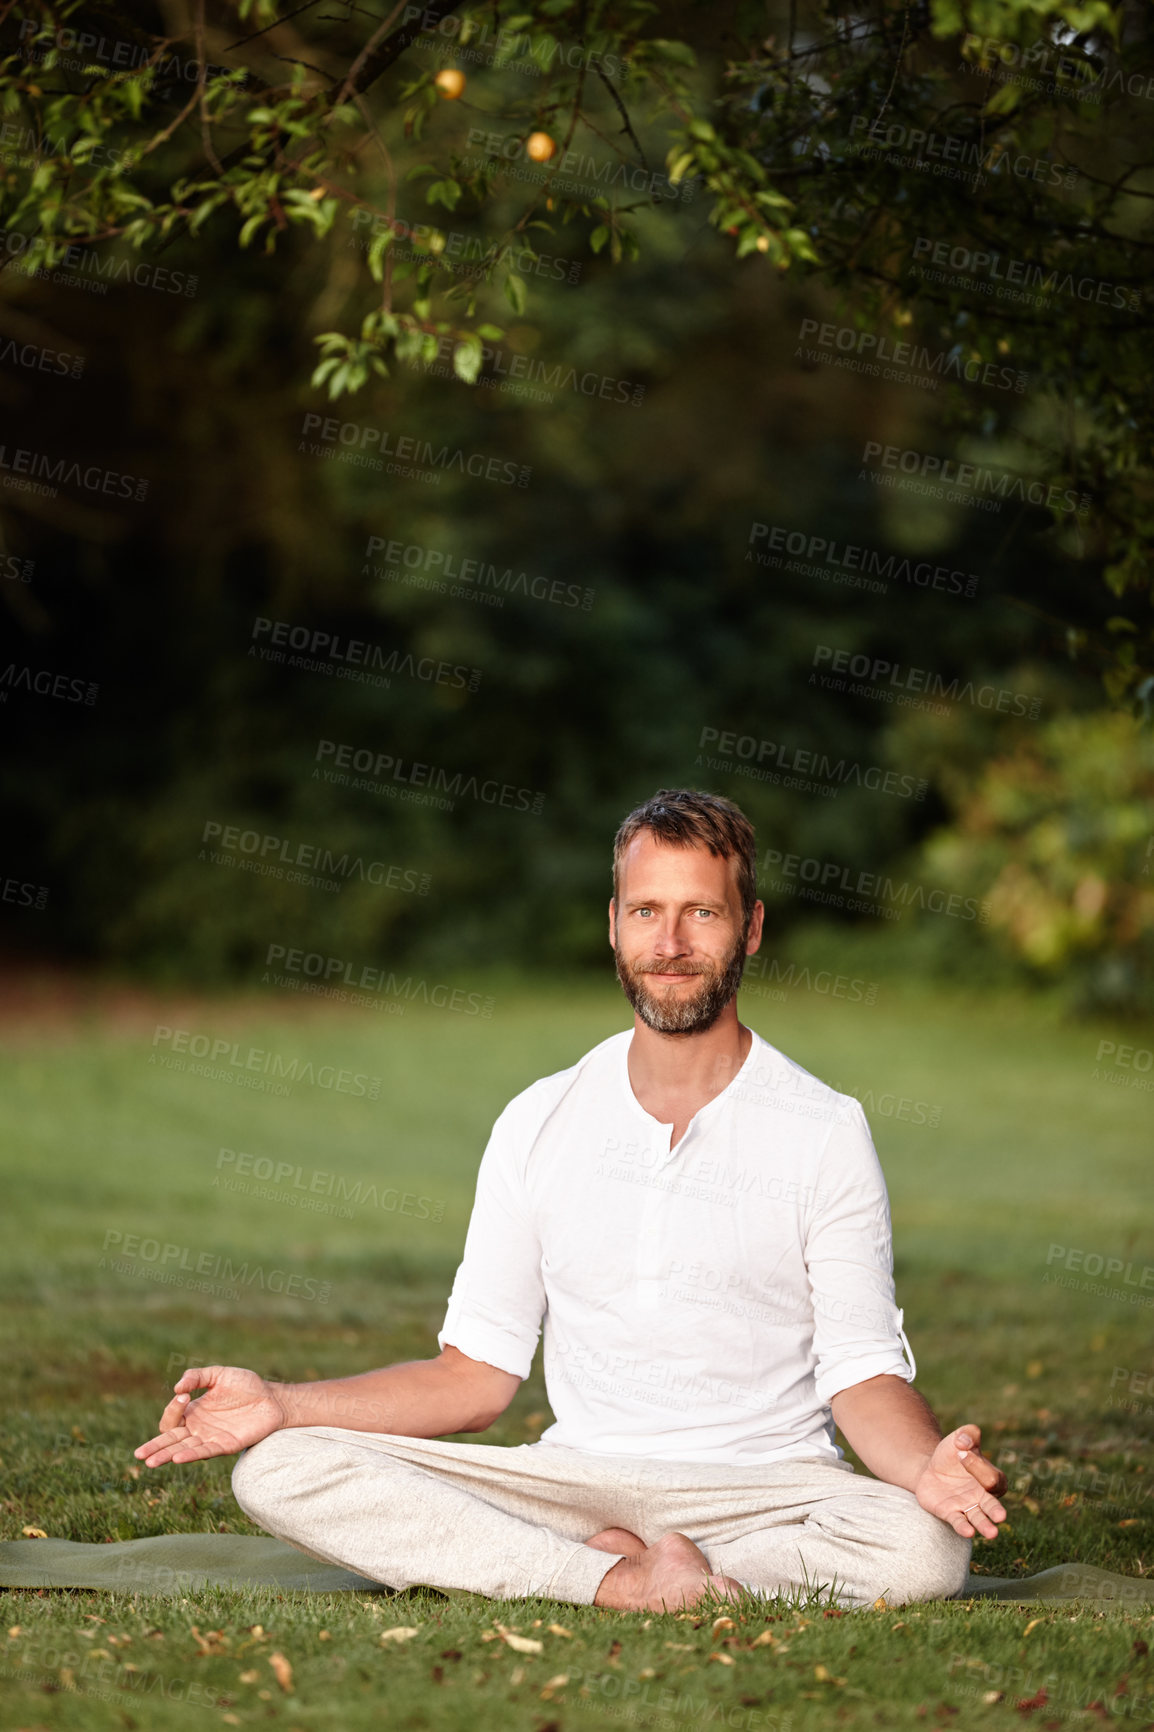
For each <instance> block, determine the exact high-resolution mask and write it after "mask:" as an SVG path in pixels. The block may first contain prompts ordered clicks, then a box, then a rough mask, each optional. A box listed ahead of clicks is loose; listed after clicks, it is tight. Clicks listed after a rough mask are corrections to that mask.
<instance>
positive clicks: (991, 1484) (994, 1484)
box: [964, 1449, 1006, 1491]
mask: <svg viewBox="0 0 1154 1732" xmlns="http://www.w3.org/2000/svg"><path fill="white" fill-rule="evenodd" d="M964 1466H965V1469H966V1472H967V1473H972V1474H973V1476H974V1478H975V1479H976V1480H977V1482H978V1484H979V1485H980V1486H981V1487H982V1489H983V1491H1005V1489H1006V1476H1005V1474H1004V1473H1003V1472H1002V1470H1001V1468H1000V1467H995V1466H994V1464H993V1462H992V1461H990V1460H989V1459H988V1458H987V1457H986V1456H984V1455H983V1454H982V1452H981V1450H980V1449H972V1450H970V1452H969V1454H968V1455H967V1456H965V1458H964Z"/></svg>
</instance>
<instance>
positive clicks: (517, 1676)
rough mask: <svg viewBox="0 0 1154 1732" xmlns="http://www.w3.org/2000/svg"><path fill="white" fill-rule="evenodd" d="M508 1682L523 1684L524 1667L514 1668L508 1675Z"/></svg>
mask: <svg viewBox="0 0 1154 1732" xmlns="http://www.w3.org/2000/svg"><path fill="white" fill-rule="evenodd" d="M509 1682H510V1684H523V1683H524V1682H525V1668H524V1666H514V1668H513V1670H512V1671H511V1672H510V1673H509Z"/></svg>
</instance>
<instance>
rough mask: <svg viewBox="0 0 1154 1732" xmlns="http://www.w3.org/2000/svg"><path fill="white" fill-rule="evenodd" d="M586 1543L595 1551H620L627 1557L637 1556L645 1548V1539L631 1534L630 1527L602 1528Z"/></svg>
mask: <svg viewBox="0 0 1154 1732" xmlns="http://www.w3.org/2000/svg"><path fill="white" fill-rule="evenodd" d="M585 1544H586V1545H587V1546H592V1548H593V1550H594V1551H595V1552H620V1553H621V1554H622V1555H623V1556H624V1557H627V1558H632V1557H636V1555H637V1553H638V1552H643V1551H644V1550H645V1541H644V1540H643V1539H639V1538H638V1536H637V1535H636V1534H631V1533H630V1532H629V1529H628V1528H602V1530H601V1532H600V1533H599V1534H594V1535H593V1538H592V1539H589V1540H586V1541H585Z"/></svg>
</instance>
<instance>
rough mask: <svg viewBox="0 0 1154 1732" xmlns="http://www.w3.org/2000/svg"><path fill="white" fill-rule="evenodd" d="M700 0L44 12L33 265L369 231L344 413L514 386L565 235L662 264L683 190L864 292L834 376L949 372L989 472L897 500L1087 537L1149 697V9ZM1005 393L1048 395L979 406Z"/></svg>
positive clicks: (1108, 655)
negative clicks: (516, 7) (679, 3)
mask: <svg viewBox="0 0 1154 1732" xmlns="http://www.w3.org/2000/svg"><path fill="white" fill-rule="evenodd" d="M178 11H179V9H178ZM671 12H672V9H670V8H663V9H661V13H660V14H658V13H657V9H655V8H654V7H653V6H651V5H650V4H649V3H648V0H620V3H617V4H613V3H607V0H606V3H600V4H597V3H593V0H541V3H539V4H536V5H532V6H526V8H525V9H524V10H523V11H521V12H518V13H517V14H515V15H513V16H504V17H503V16H502V15H501V14H500V12H499V11H498V9H497V7H496V6H495V5H493V4H489V3H483V4H475V5H463V6H454V5H452V4H449V3H447V0H431V3H430V4H429V5H428V6H426V7H424V8H422V9H418V8H417V6H416V5H413V4H410V5H401V4H398V5H396V6H394V7H393V8H392V9H391V10H390V11H389V12H388V13H387V14H386V15H385V16H383V17H381V18H380V19H379V21H377V22H375V23H370V22H367V21H366V14H365V13H364V11H363V9H358V8H353V7H347V8H346V9H345V13H344V15H343V16H334V14H333V12H331V11H323V10H321V8H320V0H310V3H306V4H305V5H303V6H297V7H294V8H293V9H291V10H290V11H289V12H288V13H287V14H286V16H285V18H284V19H279V18H278V16H277V7H276V5H275V4H274V3H273V0H234V3H229V4H225V3H222V4H220V5H218V6H217V7H215V8H214V9H213V10H212V12H211V14H210V13H209V12H208V10H207V8H206V4H205V0H194V3H192V4H190V5H189V6H188V7H187V9H186V11H185V13H184V17H183V24H182V26H181V27H180V28H179V29H177V30H175V31H174V29H173V26H172V25H170V26H169V28H168V30H167V31H164V30H162V29H160V27H159V25H160V20H159V18H158V19H157V20H156V23H157V26H158V27H157V29H156V30H155V31H152V30H149V29H148V28H147V27H146V25H145V24H144V23H142V21H141V18H140V16H139V12H138V9H133V13H132V15H131V16H129V15H128V14H127V13H126V12H124V11H122V10H121V9H118V8H115V7H107V6H105V7H100V6H91V5H86V4H84V3H83V0H59V3H57V4H23V3H21V0H16V3H15V4H12V5H9V6H8V7H7V8H6V13H5V18H4V28H5V31H6V32H7V33H8V35H9V37H10V39H11V51H10V52H9V54H8V56H7V57H6V59H5V60H4V62H3V69H2V70H3V77H2V79H0V90H2V92H3V103H4V112H5V116H6V121H7V126H6V137H7V138H9V139H15V140H16V149H15V151H10V152H9V154H8V168H7V173H6V176H5V213H6V217H5V220H6V225H7V229H8V231H9V234H10V235H11V234H15V235H17V236H19V237H21V239H22V242H23V245H22V246H21V247H20V248H19V249H18V252H17V255H16V256H18V257H19V259H20V263H21V265H22V267H23V268H25V269H34V268H37V267H44V268H50V267H53V266H56V265H58V264H59V263H60V262H61V260H63V259H65V258H66V257H68V256H72V257H75V253H74V252H70V249H75V248H83V249H89V248H96V247H101V246H107V245H108V244H109V243H113V242H121V243H125V244H127V245H129V246H131V247H132V248H136V249H140V250H156V249H157V248H160V249H164V248H165V247H167V246H169V245H170V244H171V243H172V241H173V239H174V237H176V236H177V235H179V234H181V233H187V234H189V235H192V236H196V235H198V234H199V233H200V232H201V231H202V230H203V228H204V225H205V224H206V223H209V222H217V223H219V222H222V221H226V222H228V223H229V224H231V225H232V227H233V229H234V231H235V234H236V239H237V243H238V245H239V246H240V247H242V248H244V247H249V246H252V245H257V244H263V246H264V248H265V250H266V252H272V251H274V250H275V249H276V247H277V246H278V243H282V242H283V240H284V239H285V238H286V236H287V235H288V234H289V233H290V232H292V231H298V232H299V231H301V230H303V231H305V232H306V233H307V234H309V235H310V236H311V237H312V238H313V241H314V242H315V244H316V246H317V247H318V248H322V249H328V250H329V252H330V254H331V253H332V251H333V250H334V249H335V248H337V247H338V246H342V245H344V243H345V241H346V240H347V238H348V230H349V228H350V226H351V229H352V233H353V237H354V238H355V239H356V240H357V241H358V242H359V243H360V246H361V251H362V256H363V266H364V270H363V276H362V278H361V280H360V284H359V286H358V288H357V290H356V293H355V294H354V295H353V296H350V297H349V299H350V301H352V302H354V303H355V302H356V301H359V302H360V306H359V308H356V316H355V317H354V318H353V320H352V328H351V329H329V330H324V331H318V332H317V333H316V341H317V343H318V344H319V348H320V358H319V360H318V363H317V365H316V369H315V372H314V380H315V381H317V382H321V383H323V384H324V385H325V386H326V388H327V390H328V392H329V394H330V396H331V397H332V398H338V397H341V396H342V395H347V394H350V393H354V392H357V391H359V390H362V389H363V388H364V386H365V384H366V383H367V382H368V380H369V379H370V378H371V377H373V376H383V375H385V374H386V373H387V371H388V369H389V367H390V366H395V365H396V364H397V363H398V362H400V363H402V364H403V363H406V362H410V363H411V362H414V361H420V362H424V363H426V364H429V363H433V362H435V361H438V360H441V361H443V362H444V363H446V364H451V366H452V367H453V368H454V369H455V371H456V373H457V374H458V376H459V377H461V378H462V379H463V380H466V381H469V382H474V381H478V380H481V379H482V378H483V377H484V375H485V373H486V370H487V369H489V368H490V367H492V366H493V365H494V364H497V365H499V355H500V350H499V347H498V346H499V345H500V344H501V341H502V338H503V335H504V324H503V323H499V322H498V321H499V320H503V318H507V316H508V314H509V311H510V309H511V310H512V313H513V315H514V316H515V317H516V318H518V319H521V318H524V316H525V315H526V312H527V310H530V311H531V307H532V302H533V281H532V272H533V271H534V269H540V268H541V261H542V258H543V257H545V256H556V254H557V253H558V252H560V251H561V250H563V249H561V248H559V247H557V246H556V244H555V243H556V238H557V236H558V235H559V234H562V233H564V234H565V235H567V236H568V237H569V242H568V250H569V251H572V250H574V245H573V243H574V240H575V239H576V237H578V236H579V237H582V239H583V244H585V245H587V246H588V247H589V248H590V249H591V250H592V251H593V253H597V252H599V251H601V250H603V249H604V250H607V251H608V253H609V254H610V256H611V257H612V258H613V260H614V261H615V262H627V261H631V260H635V259H636V258H637V256H638V252H639V248H640V247H641V246H643V245H645V244H646V242H647V239H648V237H649V236H650V235H651V234H652V226H653V225H652V218H653V215H654V212H655V210H657V209H659V208H660V206H661V204H662V202H663V200H666V199H672V200H675V201H676V200H678V199H679V198H683V197H685V196H686V195H687V194H688V193H691V192H693V193H696V192H700V193H701V195H702V196H703V197H704V198H705V199H707V200H708V202H709V218H710V221H711V222H712V223H713V224H714V225H715V226H716V227H717V228H718V229H720V230H722V231H723V232H724V233H725V234H726V235H727V236H729V237H730V238H731V239H732V242H733V248H734V252H735V254H736V255H737V257H739V258H740V257H743V256H746V255H749V254H752V253H760V254H762V255H764V256H765V258H766V259H767V261H769V262H770V263H771V264H772V265H774V266H776V268H777V269H778V270H780V271H782V272H792V273H798V274H801V275H805V276H813V275H816V276H817V277H819V278H820V280H821V281H823V282H824V283H826V284H828V285H829V287H830V289H831V290H832V291H833V293H834V295H835V297H836V304H837V307H838V309H839V310H838V312H837V315H836V317H837V319H838V321H840V322H839V323H838V324H837V325H836V326H835V334H834V336H833V339H832V344H833V346H834V347H835V348H836V355H835V358H837V359H839V360H841V361H842V362H845V361H847V360H848V361H849V362H850V363H851V364H853V363H856V364H857V365H858V366H862V365H871V364H876V365H882V364H884V363H885V360H886V358H887V357H891V356H898V357H901V358H902V361H905V362H906V363H908V362H909V361H910V360H911V359H912V360H913V362H914V363H915V365H917V364H918V363H919V362H920V364H921V366H922V367H923V369H924V368H928V369H929V370H930V372H931V373H937V374H938V376H939V378H940V379H941V381H942V383H943V384H944V386H945V388H946V393H947V394H948V395H949V397H950V408H951V413H952V416H953V421H954V434H955V444H954V453H952V454H948V455H947V454H939V453H937V452H926V453H918V452H913V453H911V452H909V451H903V452H901V453H900V454H899V456H898V457H897V459H896V460H894V459H893V457H892V455H891V454H888V453H887V454H885V455H884V456H883V458H882V461H883V463H884V462H893V463H894V465H895V468H897V470H898V474H897V476H896V477H893V476H891V477H887V476H880V477H879V479H882V480H886V479H895V478H896V479H898V480H899V484H900V476H901V473H902V472H903V471H904V468H905V467H906V466H909V467H911V468H913V469H914V471H915V473H917V474H920V475H921V476H922V477H923V478H924V477H925V476H926V475H928V476H929V477H930V479H931V480H932V481H933V482H934V483H935V484H936V483H939V482H940V480H941V479H942V478H943V477H944V478H945V482H946V493H947V496H952V497H956V496H957V494H956V491H954V482H955V475H956V470H957V465H958V462H959V461H960V458H961V456H964V455H966V454H972V457H973V461H972V462H971V463H970V465H969V470H970V471H972V472H976V473H971V474H965V475H963V478H962V486H963V487H967V486H968V487H969V488H971V489H973V488H974V487H978V488H984V489H985V490H987V491H988V492H990V493H992V494H1000V495H1001V496H1002V497H1004V498H1006V497H1008V498H1010V499H1018V500H1020V501H1022V502H1026V501H1030V502H1036V503H1037V504H1038V505H1039V506H1040V507H1041V509H1042V510H1043V511H1045V512H1046V513H1048V515H1049V518H1050V519H1051V520H1052V526H1053V527H1052V538H1051V539H1052V544H1053V546H1054V547H1055V549H1061V551H1062V552H1063V553H1064V554H1065V555H1066V556H1067V557H1069V558H1072V559H1074V560H1075V561H1076V562H1078V564H1079V565H1080V566H1081V567H1082V568H1083V569H1084V570H1085V571H1086V573H1087V575H1088V576H1090V575H1091V574H1092V575H1093V576H1094V577H1098V576H1101V577H1102V578H1103V579H1104V580H1105V582H1106V584H1107V585H1108V586H1109V589H1110V590H1111V591H1112V592H1113V593H1114V594H1115V595H1117V596H1119V597H1124V598H1126V608H1127V611H1126V613H1125V614H1119V615H1118V616H1115V617H1112V618H1111V619H1110V621H1109V624H1108V628H1107V632H1106V633H1105V634H1103V633H1101V632H1099V631H1097V630H1096V629H1095V628H1094V626H1093V624H1092V623H1091V618H1090V614H1091V613H1092V610H1087V614H1086V615H1085V616H1083V617H1077V616H1076V615H1071V616H1068V617H1066V618H1065V619H1064V621H1063V624H1064V626H1065V629H1066V634H1067V640H1068V644H1069V647H1070V651H1071V653H1074V654H1081V653H1085V654H1089V655H1091V656H1093V657H1095V658H1096V659H1097V660H1098V661H1099V662H1100V663H1101V664H1102V667H1103V671H1104V674H1105V678H1106V683H1107V687H1108V690H1109V692H1110V694H1111V695H1112V696H1113V697H1115V698H1122V697H1124V696H1127V695H1130V696H1133V697H1135V698H1136V699H1137V701H1138V702H1139V703H1140V704H1142V705H1144V706H1145V707H1146V708H1147V709H1148V707H1149V704H1150V700H1151V694H1152V693H1154V671H1152V670H1154V638H1152V637H1151V633H1150V629H1149V623H1148V620H1147V619H1146V615H1145V611H1141V612H1140V610H1145V609H1146V608H1147V606H1148V600H1149V589H1150V582H1149V562H1148V553H1147V548H1148V544H1149V540H1150V535H1151V531H1152V529H1154V500H1152V494H1151V467H1150V451H1151V448H1152V443H1154V441H1152V437H1151V436H1152V434H1154V424H1152V418H1154V393H1152V391H1151V388H1150V387H1151V368H1150V352H1151V350H1150V343H1149V334H1150V329H1151V319H1150V308H1151V296H1150V270H1149V261H1150V254H1151V247H1152V246H1154V237H1152V236H1151V230H1150V220H1149V210H1150V201H1151V199H1152V198H1154V132H1152V128H1151V109H1150V106H1149V105H1150V102H1151V99H1152V98H1154V79H1152V78H1151V75H1150V74H1149V73H1148V72H1147V71H1146V70H1144V68H1145V67H1146V66H1147V64H1148V62H1149V56H1150V48H1151V31H1150V17H1149V13H1148V11H1147V9H1145V8H1143V7H1141V6H1121V7H1119V8H1117V9H1112V8H1111V7H1110V6H1108V5H1107V4H1106V3H1105V0H1084V3H1071V0H1030V4H1028V5H1022V4H1020V0H969V3H963V0H929V4H926V3H925V0H918V3H915V0H909V3H908V4H887V3H886V0H866V3H865V4H862V5H860V6H857V7H856V8H850V7H847V6H842V5H839V4H837V3H836V0H814V3H811V4H810V5H808V6H799V5H798V4H797V0H791V3H790V6H789V11H788V18H787V19H786V18H782V19H781V20H779V26H780V27H779V28H776V29H774V30H773V31H772V32H771V33H770V34H768V35H766V34H765V30H766V24H765V14H764V12H763V11H762V9H761V8H759V7H751V6H747V5H744V4H736V5H732V6H727V7H721V8H718V7H710V8H708V9H707V12H706V13H705V15H704V16H703V14H702V13H701V12H699V11H697V10H696V9H692V8H690V9H687V10H685V11H684V12H683V13H680V14H675V15H674V17H675V21H676V22H679V23H680V25H681V34H680V35H679V36H676V37H673V36H659V35H656V34H654V29H655V27H656V26H660V27H661V28H667V27H668V21H669V18H670V16H671ZM170 15H171V12H168V13H166V16H170ZM466 93H467V94H466ZM182 98H183V100H182ZM174 110H175V112H173V111H174ZM659 162H660V163H662V165H663V166H661V167H657V166H655V164H657V163H659ZM911 168H913V169H915V170H917V171H919V172H911ZM403 198H407V199H417V200H420V201H422V202H423V207H424V208H423V209H422V210H421V211H420V217H421V219H423V220H419V221H414V220H413V218H412V215H411V213H410V214H406V215H402V214H401V210H400V205H401V201H402V199H403ZM442 213H443V214H442ZM450 224H451V225H452V226H451V228H450V227H449V225H450ZM10 256H11V255H10ZM466 265H467V267H468V268H467V269H463V268H462V267H463V266H466ZM502 308H504V314H503V313H502ZM350 310H352V309H351V308H350ZM826 346H827V347H829V346H830V343H829V341H828V340H827V345H826ZM900 364H901V361H899V365H900ZM999 378H1004V379H1007V380H1011V381H1014V382H1017V381H1021V380H1023V379H1026V380H1029V381H1030V383H1031V385H1032V387H1033V389H1032V390H1031V392H1030V394H1029V397H1028V399H1027V400H1025V401H1023V400H1021V398H1020V397H1019V396H1018V395H1017V394H1016V393H1015V391H1014V390H1013V388H1012V387H1011V388H1010V389H1009V390H1008V393H1007V395H1006V396H1004V397H1003V398H1002V399H1000V400H999V399H998V398H997V397H992V398H991V397H990V396H989V395H987V396H986V397H985V398H983V397H982V396H981V394H980V393H978V392H974V391H967V390H966V389H965V387H966V386H968V385H970V384H972V383H974V382H979V383H983V384H984V383H988V382H990V381H997V380H998V379H999ZM1018 390H1019V392H1024V386H1023V385H1021V384H1019V385H1018ZM959 454H960V455H959ZM951 457H952V460H953V463H954V467H953V469H951V466H950V464H951ZM943 463H944V464H945V468H944V469H943Z"/></svg>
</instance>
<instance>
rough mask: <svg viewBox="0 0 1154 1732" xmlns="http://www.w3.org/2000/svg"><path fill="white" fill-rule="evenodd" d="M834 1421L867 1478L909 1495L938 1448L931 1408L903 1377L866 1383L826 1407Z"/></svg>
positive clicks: (937, 1431)
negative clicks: (902, 1487)
mask: <svg viewBox="0 0 1154 1732" xmlns="http://www.w3.org/2000/svg"><path fill="white" fill-rule="evenodd" d="M830 1405H831V1407H832V1409H833V1417H834V1421H835V1423H836V1424H837V1426H838V1429H839V1430H840V1431H841V1433H842V1435H843V1436H844V1437H845V1439H846V1441H847V1443H848V1444H849V1445H850V1447H851V1448H852V1449H854V1450H855V1451H856V1452H857V1454H858V1455H859V1456H860V1458H861V1460H862V1461H863V1462H864V1463H865V1465H866V1467H868V1468H869V1470H870V1472H871V1473H872V1474H874V1475H875V1476H876V1477H877V1478H878V1479H884V1480H886V1481H888V1483H889V1484H890V1485H900V1486H904V1487H905V1489H906V1490H907V1491H913V1489H914V1487H915V1485H916V1484H917V1482H918V1479H919V1477H920V1476H921V1474H922V1472H923V1470H924V1469H925V1466H926V1463H927V1462H928V1461H929V1459H930V1456H931V1455H932V1454H933V1453H934V1450H935V1449H936V1447H937V1445H938V1444H939V1443H940V1442H941V1436H942V1428H941V1426H940V1425H939V1424H938V1422H937V1420H936V1419H935V1418H934V1415H933V1412H932V1410H931V1408H930V1406H929V1404H928V1403H927V1402H926V1401H924V1400H923V1398H922V1397H921V1396H920V1395H919V1394H918V1392H917V1390H916V1389H913V1388H911V1386H910V1385H909V1384H908V1383H907V1382H906V1381H905V1379H904V1378H901V1377H889V1376H883V1377H870V1378H867V1379H866V1381H865V1382H864V1383H855V1384H853V1385H852V1386H851V1387H850V1388H849V1389H843V1390H842V1391H841V1393H840V1394H839V1395H835V1396H834V1398H833V1400H832V1402H831V1403H830Z"/></svg>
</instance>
